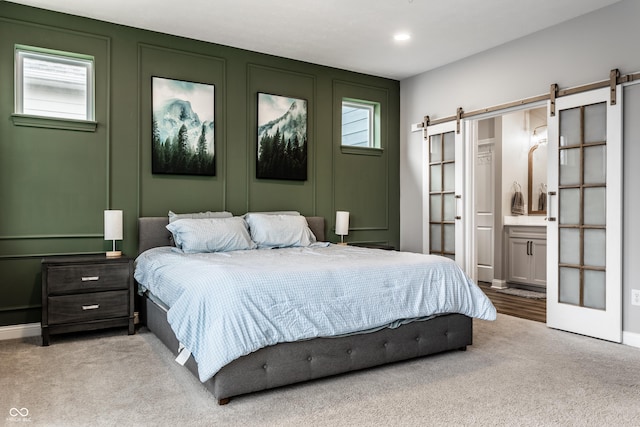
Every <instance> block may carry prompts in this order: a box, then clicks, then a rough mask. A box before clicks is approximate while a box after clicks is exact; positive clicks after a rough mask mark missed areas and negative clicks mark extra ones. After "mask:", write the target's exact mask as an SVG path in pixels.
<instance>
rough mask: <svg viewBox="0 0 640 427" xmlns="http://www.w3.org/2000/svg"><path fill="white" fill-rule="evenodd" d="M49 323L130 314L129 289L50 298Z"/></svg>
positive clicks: (81, 320)
mask: <svg viewBox="0 0 640 427" xmlns="http://www.w3.org/2000/svg"><path fill="white" fill-rule="evenodd" d="M48 304H49V324H50V325H53V324H60V323H72V322H85V321H91V320H103V319H109V318H114V317H126V316H128V315H129V291H109V292H93V293H86V294H78V295H63V296H54V297H49V298H48Z"/></svg>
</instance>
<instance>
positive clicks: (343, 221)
mask: <svg viewBox="0 0 640 427" xmlns="http://www.w3.org/2000/svg"><path fill="white" fill-rule="evenodd" d="M336 234H337V235H338V236H340V243H338V244H339V245H346V243H345V242H344V236H346V235H348V234H349V212H345V211H336Z"/></svg>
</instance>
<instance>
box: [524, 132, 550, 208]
mask: <svg viewBox="0 0 640 427" xmlns="http://www.w3.org/2000/svg"><path fill="white" fill-rule="evenodd" d="M528 214H529V215H546V214H547V144H546V142H545V143H540V144H536V145H534V146H533V147H531V149H530V150H529V208H528Z"/></svg>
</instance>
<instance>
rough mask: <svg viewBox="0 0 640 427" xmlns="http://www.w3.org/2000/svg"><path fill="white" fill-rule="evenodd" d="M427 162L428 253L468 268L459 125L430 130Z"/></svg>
mask: <svg viewBox="0 0 640 427" xmlns="http://www.w3.org/2000/svg"><path fill="white" fill-rule="evenodd" d="M425 142H426V145H427V156H426V159H425V163H426V168H427V173H426V176H427V177H428V180H427V181H426V182H425V188H426V191H425V192H426V194H425V200H427V202H428V209H425V212H427V213H428V217H427V218H425V231H426V234H427V236H428V237H427V236H425V240H424V241H425V252H427V253H430V254H436V255H441V256H444V257H447V258H450V259H453V260H455V261H456V262H458V264H460V266H462V267H463V268H464V263H463V256H464V254H463V250H462V248H463V245H464V241H463V237H464V236H463V231H462V183H463V180H462V173H463V165H462V137H461V135H460V134H458V133H456V129H455V122H453V123H444V124H442V125H437V126H430V127H428V128H427V131H426V137H425Z"/></svg>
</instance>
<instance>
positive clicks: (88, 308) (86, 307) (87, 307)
mask: <svg viewBox="0 0 640 427" xmlns="http://www.w3.org/2000/svg"><path fill="white" fill-rule="evenodd" d="M99 308H100V304H92V305H83V306H82V310H97V309H99Z"/></svg>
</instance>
